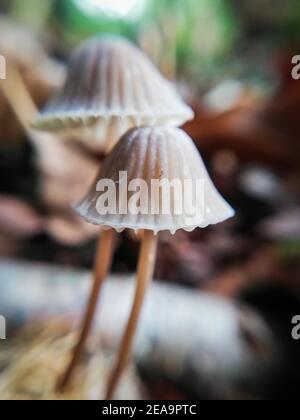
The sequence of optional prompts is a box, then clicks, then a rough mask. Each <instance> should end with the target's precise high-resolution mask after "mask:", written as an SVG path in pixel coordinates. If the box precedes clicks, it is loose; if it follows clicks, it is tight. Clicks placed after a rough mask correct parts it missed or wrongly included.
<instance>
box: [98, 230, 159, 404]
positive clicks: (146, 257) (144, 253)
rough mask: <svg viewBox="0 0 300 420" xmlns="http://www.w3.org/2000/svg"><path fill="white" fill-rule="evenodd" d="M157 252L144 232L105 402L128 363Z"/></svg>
mask: <svg viewBox="0 0 300 420" xmlns="http://www.w3.org/2000/svg"><path fill="white" fill-rule="evenodd" d="M156 250H157V237H156V236H155V235H154V233H153V232H152V231H150V230H146V231H145V232H144V236H143V239H142V248H141V252H140V257H139V263H138V271H137V278H136V291H135V297H134V302H133V307H132V310H131V314H130V317H129V321H128V324H127V328H126V331H125V333H124V336H123V339H122V342H121V345H120V349H119V355H118V360H117V363H116V366H115V367H114V369H113V371H112V373H111V375H110V377H109V380H108V384H107V391H106V397H105V399H106V400H111V399H112V398H113V395H114V392H115V390H116V387H117V385H118V383H119V380H120V378H121V375H122V373H123V370H124V368H125V367H126V364H127V362H128V359H129V356H130V352H131V348H132V344H133V339H134V336H135V332H136V329H137V325H138V321H139V318H140V313H141V309H142V306H143V302H144V297H145V294H146V291H147V289H148V287H149V285H150V283H151V280H152V277H153V272H154V266H155V259H156Z"/></svg>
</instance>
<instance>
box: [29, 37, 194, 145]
mask: <svg viewBox="0 0 300 420" xmlns="http://www.w3.org/2000/svg"><path fill="white" fill-rule="evenodd" d="M193 117H194V113H193V111H192V110H191V108H189V107H188V106H187V105H185V104H184V103H183V102H182V101H181V99H180V98H179V96H178V94H177V92H176V91H175V89H174V87H173V86H172V84H171V83H170V82H169V81H167V80H166V79H165V78H164V77H163V76H162V75H161V74H160V73H159V72H158V70H157V69H156V68H155V67H154V65H153V64H152V62H151V61H150V60H149V58H148V57H147V56H146V55H145V54H144V53H143V52H142V51H141V50H139V49H138V48H137V47H135V46H134V45H133V44H132V43H130V42H129V41H127V40H125V39H123V38H121V37H118V36H108V35H106V36H101V37H99V36H97V37H95V38H92V39H91V40H89V41H87V42H86V43H84V44H83V45H82V46H80V47H79V48H78V49H77V50H75V52H74V53H73V55H72V57H71V60H70V64H69V72H68V77H67V80H66V83H65V85H64V87H63V88H62V89H61V90H60V91H59V92H58V93H57V94H56V95H55V96H54V97H53V98H52V100H50V102H49V103H48V105H47V106H46V108H45V109H44V110H43V111H42V112H41V114H40V116H39V117H38V118H37V120H36V121H35V122H34V127H35V128H37V129H41V130H47V131H57V132H59V134H60V136H63V137H65V138H68V139H74V140H77V141H80V142H83V143H84V144H85V146H87V147H89V148H90V149H91V150H93V151H97V152H100V151H104V152H107V151H108V150H110V149H111V148H112V147H113V146H114V145H115V143H116V142H117V141H118V140H119V138H120V136H121V135H123V134H124V133H125V132H126V131H128V130H129V129H130V128H134V127H138V126H142V125H159V124H160V125H165V124H166V125H174V126H180V125H182V124H184V123H185V122H186V121H188V120H190V119H192V118H193Z"/></svg>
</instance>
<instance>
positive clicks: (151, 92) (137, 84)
mask: <svg viewBox="0 0 300 420" xmlns="http://www.w3.org/2000/svg"><path fill="white" fill-rule="evenodd" d="M193 115H194V114H193V111H192V109H191V108H189V107H188V106H187V105H185V104H184V103H183V102H182V100H181V99H180V97H179V96H178V94H177V93H176V90H175V89H174V87H173V86H172V84H171V83H170V82H169V81H167V80H166V79H165V78H164V77H163V76H162V75H161V74H160V73H159V72H158V70H157V69H156V68H155V67H154V65H153V64H152V63H151V61H150V60H149V59H148V58H147V57H146V55H145V54H144V53H143V52H142V51H140V50H139V49H138V48H137V47H135V46H134V45H133V44H131V43H130V42H129V41H127V40H125V39H123V38H121V37H117V36H101V37H99V36H98V37H95V38H92V39H91V40H89V41H87V42H86V43H84V44H83V45H82V46H80V47H79V48H78V49H77V50H76V51H75V52H74V54H73V55H72V57H71V60H70V64H69V70H68V75H67V79H66V82H65V85H64V86H63V88H62V89H61V90H59V91H58V92H57V93H56V94H55V96H54V97H53V98H52V99H51V100H50V102H49V103H48V105H47V106H46V108H45V109H44V110H43V111H42V112H41V113H40V115H39V116H38V117H37V119H36V120H35V121H34V123H33V127H35V128H36V129H39V130H43V131H50V132H55V133H57V134H58V135H59V136H60V137H62V138H64V139H70V140H71V139H74V140H76V141H79V142H81V143H82V144H84V145H85V147H88V148H89V149H91V150H92V151H94V152H95V151H96V152H98V153H103V152H104V153H107V152H108V151H110V150H111V149H112V147H113V146H114V145H115V144H116V143H117V141H118V140H119V138H120V136H121V135H123V134H124V133H125V132H126V131H128V130H129V129H131V128H134V127H137V126H141V125H154V124H162V125H166V126H176V125H181V124H183V123H185V122H186V121H187V120H189V119H192V118H193ZM100 240H101V242H100V243H99V247H98V249H97V251H96V257H95V279H94V285H93V288H92V292H91V296H90V299H89V303H88V306H87V310H86V313H85V316H84V319H83V324H82V327H81V334H80V337H79V341H78V343H77V345H76V347H75V351H74V355H73V359H72V360H71V363H70V365H69V366H68V368H67V370H66V372H65V374H64V375H63V376H62V379H61V380H60V381H59V383H58V388H59V389H61V390H62V389H64V388H65V387H66V385H67V384H68V382H69V380H70V378H71V376H72V373H73V371H74V368H75V366H76V364H77V362H78V360H79V357H80V355H81V353H82V351H83V348H84V345H85V341H86V339H87V337H88V334H89V331H90V328H91V324H92V321H93V318H94V314H95V310H96V304H97V301H98V294H99V290H100V287H101V285H102V282H103V280H104V279H105V277H106V275H107V272H108V270H109V269H110V265H111V260H112V254H113V247H114V229H108V230H103V232H102V235H101V238H100Z"/></svg>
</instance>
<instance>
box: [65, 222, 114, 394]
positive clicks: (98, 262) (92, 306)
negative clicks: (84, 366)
mask: <svg viewBox="0 0 300 420" xmlns="http://www.w3.org/2000/svg"><path fill="white" fill-rule="evenodd" d="M114 238H115V232H114V230H113V229H109V230H103V231H102V235H101V238H100V240H99V245H98V249H97V252H96V259H95V275H94V284H93V288H92V291H91V295H90V298H89V301H88V305H87V308H86V311H85V315H84V318H83V320H82V326H81V332H80V335H79V339H78V342H77V344H76V346H75V347H74V351H73V355H72V358H71V361H70V363H69V365H68V367H67V369H66V371H65V373H64V374H63V376H62V377H61V379H60V380H59V382H58V384H57V388H58V390H59V391H63V390H64V389H66V387H67V386H68V385H69V383H70V381H71V379H72V377H73V374H74V372H75V369H76V366H77V365H78V363H79V362H80V358H81V356H82V353H83V351H84V348H85V344H86V341H87V339H88V336H89V333H90V331H91V327H92V323H93V320H94V317H95V313H96V309H97V303H98V298H99V294H100V291H101V287H102V285H103V283H104V281H105V279H106V277H107V274H108V272H109V270H110V268H111V263H112V256H113V251H114Z"/></svg>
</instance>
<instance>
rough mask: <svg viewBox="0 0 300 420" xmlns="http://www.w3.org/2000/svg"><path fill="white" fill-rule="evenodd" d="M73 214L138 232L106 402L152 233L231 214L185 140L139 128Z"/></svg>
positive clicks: (147, 272)
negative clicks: (132, 285)
mask: <svg viewBox="0 0 300 420" xmlns="http://www.w3.org/2000/svg"><path fill="white" fill-rule="evenodd" d="M157 187H158V188H157ZM76 210H77V212H78V214H79V215H80V216H82V217H83V218H84V219H85V220H86V221H87V222H89V223H93V224H96V225H99V226H102V228H104V229H115V230H116V231H118V232H120V231H122V230H123V229H134V230H142V231H143V237H142V244H141V251H140V257H139V262H138V269H137V279H136V294H135V298H134V303H133V308H132V312H131V315H130V318H129V321H128V325H127V329H126V331H125V333H124V336H123V339H122V342H121V346H120V351H119V356H118V361H117V364H116V366H115V368H114V370H113V371H112V374H111V376H110V378H109V381H108V387H107V394H106V399H111V398H112V397H113V394H114V391H115V388H116V386H117V384H118V381H119V379H120V376H121V374H122V372H123V370H124V367H125V365H126V362H127V360H128V357H129V354H130V350H131V346H132V342H133V338H134V334H135V331H136V328H137V324H138V320H139V316H140V312H141V308H142V305H143V301H144V297H145V293H146V290H147V288H148V287H149V285H150V283H151V280H152V276H153V272H154V266H155V259H156V250H157V233H158V232H160V231H165V230H167V231H170V232H171V233H173V234H174V233H175V232H176V231H177V230H178V229H184V230H187V231H192V230H194V229H195V228H197V227H201V228H205V227H207V226H208V225H212V224H216V223H219V222H222V221H225V220H226V219H228V218H230V217H232V216H233V215H234V211H233V209H232V208H231V207H230V206H229V204H227V202H226V201H225V200H224V199H223V198H222V197H221V196H220V194H219V193H218V191H217V190H216V188H215V186H214V185H213V183H212V181H211V179H210V177H209V175H208V172H207V170H206V168H205V165H204V163H203V161H202V159H201V157H200V155H199V153H198V151H197V149H196V147H195V145H194V143H193V141H192V140H191V138H190V137H189V136H188V135H187V134H185V133H184V132H183V131H182V130H180V129H177V128H173V127H142V128H136V129H133V130H130V131H129V132H128V133H126V134H125V135H124V136H123V137H122V139H121V140H120V142H119V143H118V144H117V145H116V146H115V148H114V149H113V150H112V152H111V153H110V154H109V155H108V157H107V158H106V160H105V162H104V164H103V166H102V168H101V170H100V173H99V175H98V176H97V178H96V180H95V182H94V184H93V186H92V188H91V189H90V191H89V193H88V194H87V196H86V197H85V198H84V199H83V200H82V201H81V202H80V203H79V204H78V205H77V206H76Z"/></svg>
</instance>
